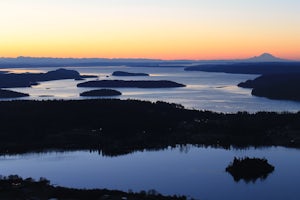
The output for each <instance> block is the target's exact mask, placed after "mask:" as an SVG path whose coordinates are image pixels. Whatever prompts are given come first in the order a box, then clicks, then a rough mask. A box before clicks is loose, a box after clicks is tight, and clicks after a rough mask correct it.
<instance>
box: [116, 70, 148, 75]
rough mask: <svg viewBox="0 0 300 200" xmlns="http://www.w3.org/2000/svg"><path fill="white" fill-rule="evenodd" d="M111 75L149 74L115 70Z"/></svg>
mask: <svg viewBox="0 0 300 200" xmlns="http://www.w3.org/2000/svg"><path fill="white" fill-rule="evenodd" d="M112 75H113V76H149V74H146V73H132V72H123V71H115V72H113V73H112Z"/></svg>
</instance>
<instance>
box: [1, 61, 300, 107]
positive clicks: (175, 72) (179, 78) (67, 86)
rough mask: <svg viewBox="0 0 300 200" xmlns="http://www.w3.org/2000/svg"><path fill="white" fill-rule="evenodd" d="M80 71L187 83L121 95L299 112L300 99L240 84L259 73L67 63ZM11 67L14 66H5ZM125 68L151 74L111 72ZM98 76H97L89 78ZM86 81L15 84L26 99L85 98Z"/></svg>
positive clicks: (191, 104) (197, 104)
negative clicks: (256, 93) (260, 94)
mask: <svg viewBox="0 0 300 200" xmlns="http://www.w3.org/2000/svg"><path fill="white" fill-rule="evenodd" d="M53 69H56V68H25V69H24V68H23V69H13V70H14V72H22V73H23V72H26V71H27V72H32V71H33V72H46V71H50V70H53ZM67 69H73V70H77V71H79V72H80V73H81V74H91V75H96V76H98V78H97V79H99V80H103V79H122V80H171V81H175V82H178V83H182V84H185V85H186V87H184V88H171V89H170V88H166V89H138V88H116V89H117V90H119V91H121V92H122V96H120V97H116V98H121V99H140V100H147V101H166V102H170V103H178V104H182V105H183V106H185V107H186V108H188V109H199V110H212V111H216V112H227V113H228V112H238V111H248V112H258V111H277V112H283V111H289V112H298V111H299V110H300V103H299V102H294V101H283V100H270V99H267V98H262V97H255V96H252V95H251V89H244V88H239V87H237V84H238V83H240V82H243V81H246V80H248V79H254V78H256V77H258V75H242V74H226V73H210V72H188V71H184V69H183V68H149V67H126V66H117V67H109V66H107V67H67ZM3 70H12V69H3ZM117 70H122V71H127V72H143V73H149V74H150V77H113V76H111V74H112V72H114V71H117ZM88 80H95V79H88ZM80 82H83V81H75V80H59V81H48V82H41V83H40V84H39V85H38V86H33V87H31V88H13V90H15V91H19V92H25V93H29V94H30V97H28V98H24V99H35V100H43V99H84V98H86V97H80V96H79V94H80V93H81V92H83V91H88V90H91V89H95V88H77V87H76V85H77V84H78V83H80Z"/></svg>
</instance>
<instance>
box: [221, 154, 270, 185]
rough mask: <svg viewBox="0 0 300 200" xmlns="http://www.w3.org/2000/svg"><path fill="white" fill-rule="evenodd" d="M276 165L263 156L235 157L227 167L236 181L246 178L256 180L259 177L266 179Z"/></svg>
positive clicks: (246, 179)
mask: <svg viewBox="0 0 300 200" xmlns="http://www.w3.org/2000/svg"><path fill="white" fill-rule="evenodd" d="M274 169H275V167H274V166H273V165H271V164H269V163H268V160H266V159H261V158H249V157H245V158H236V157H235V158H234V160H233V162H232V163H231V164H230V165H228V167H226V171H227V172H228V173H230V174H231V175H232V176H233V178H234V180H235V181H237V182H238V181H240V180H242V179H243V180H245V181H246V182H250V181H252V182H255V181H256V180H257V179H259V178H260V179H266V178H267V177H268V175H269V174H270V173H272V172H273V171H274Z"/></svg>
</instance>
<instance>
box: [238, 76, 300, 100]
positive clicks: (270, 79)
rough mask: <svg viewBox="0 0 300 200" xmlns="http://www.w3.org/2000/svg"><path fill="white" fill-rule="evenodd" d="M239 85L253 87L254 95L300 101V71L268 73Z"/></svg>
mask: <svg viewBox="0 0 300 200" xmlns="http://www.w3.org/2000/svg"><path fill="white" fill-rule="evenodd" d="M238 86H239V87H243V88H252V89H253V90H252V95H254V96H258V97H266V98H269V99H278V100H293V101H300V73H293V74H289V73H285V74H266V75H262V76H260V77H258V78H256V79H254V80H247V81H246V82H242V83H239V84H238Z"/></svg>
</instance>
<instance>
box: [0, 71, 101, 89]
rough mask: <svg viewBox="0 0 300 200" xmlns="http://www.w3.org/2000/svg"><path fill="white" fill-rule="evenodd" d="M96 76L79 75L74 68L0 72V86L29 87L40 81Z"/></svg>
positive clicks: (80, 78)
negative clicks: (38, 71) (37, 71)
mask: <svg viewBox="0 0 300 200" xmlns="http://www.w3.org/2000/svg"><path fill="white" fill-rule="evenodd" d="M94 77H96V76H86V75H80V74H79V72H77V71H75V70H67V69H57V70H53V71H49V72H46V73H21V74H14V73H0V88H16V87H31V86H33V85H37V84H38V82H42V81H53V80H63V79H74V80H82V79H84V78H94Z"/></svg>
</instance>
